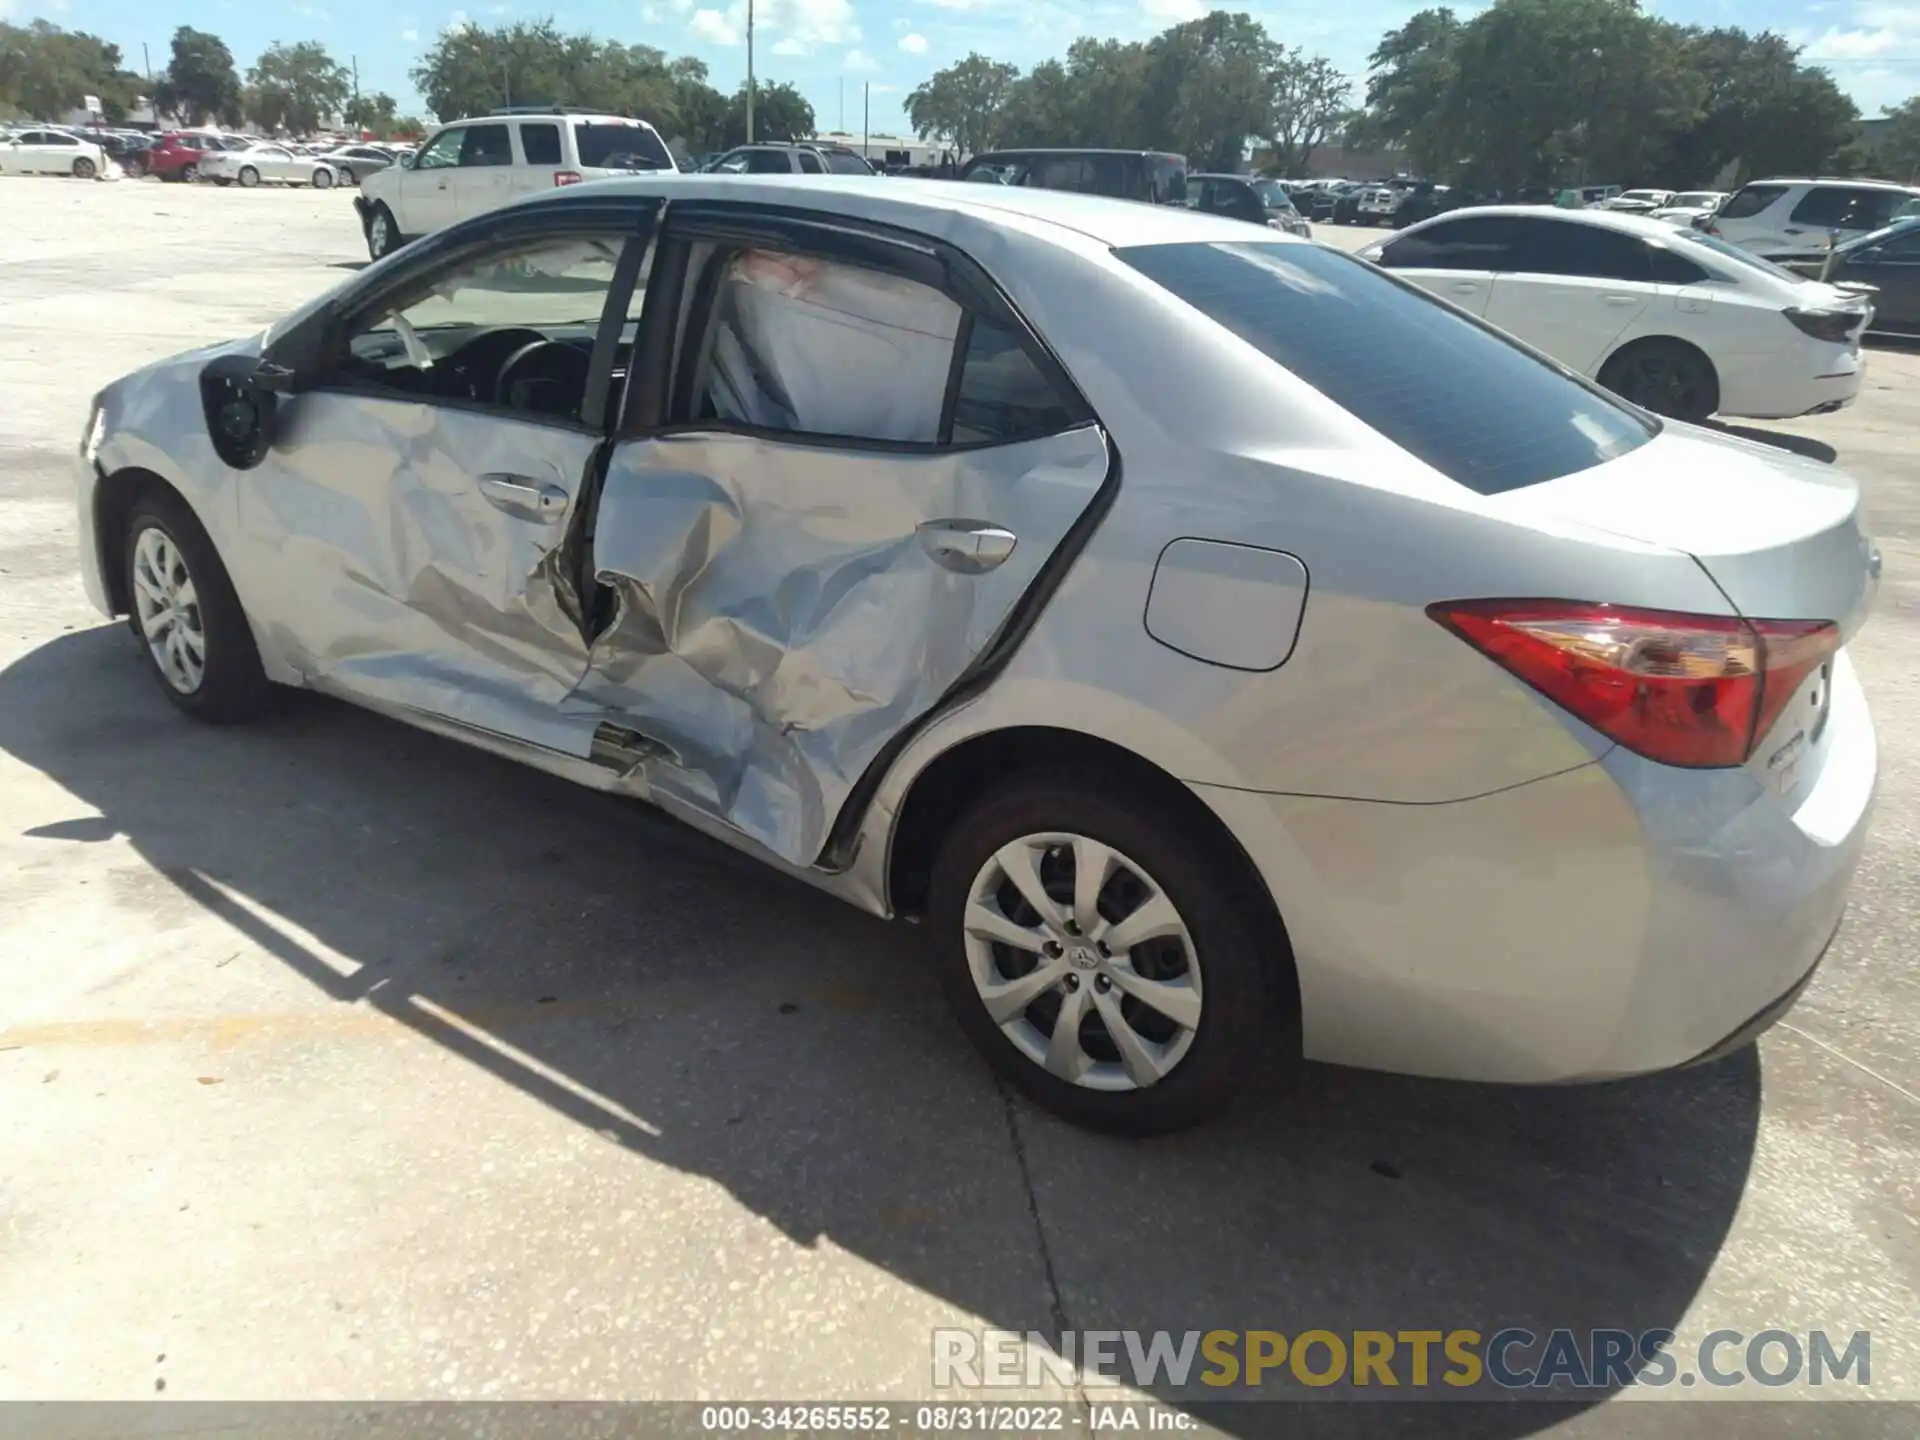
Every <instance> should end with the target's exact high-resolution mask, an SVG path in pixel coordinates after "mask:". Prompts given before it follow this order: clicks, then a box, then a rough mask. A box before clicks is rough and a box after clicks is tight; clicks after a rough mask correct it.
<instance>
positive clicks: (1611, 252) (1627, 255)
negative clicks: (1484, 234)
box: [1513, 219, 1653, 282]
mask: <svg viewBox="0 0 1920 1440" xmlns="http://www.w3.org/2000/svg"><path fill="white" fill-rule="evenodd" d="M1513 268H1514V269H1515V270H1516V271H1521V272H1523V273H1525V274H1529V275H1567V276H1582V277H1585V278H1588V279H1593V280H1621V281H1627V282H1632V281H1645V280H1650V279H1652V278H1653V270H1652V266H1651V263H1650V262H1649V260H1648V258H1647V247H1646V244H1645V243H1644V242H1643V241H1642V240H1641V239H1640V238H1639V237H1638V236H1637V235H1627V234H1623V233H1622V232H1620V231H1618V230H1609V229H1606V228H1605V227H1604V226H1600V225H1583V224H1581V223H1580V222H1578V221H1576V220H1531V219H1530V220H1523V221H1521V222H1520V225H1519V234H1518V243H1517V245H1516V247H1515V252H1514V259H1513Z"/></svg>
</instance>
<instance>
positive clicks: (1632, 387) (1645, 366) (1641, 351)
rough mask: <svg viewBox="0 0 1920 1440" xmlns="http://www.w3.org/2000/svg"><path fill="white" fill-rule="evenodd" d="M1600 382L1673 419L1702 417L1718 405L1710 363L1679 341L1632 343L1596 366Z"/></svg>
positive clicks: (1716, 384) (1716, 380)
mask: <svg viewBox="0 0 1920 1440" xmlns="http://www.w3.org/2000/svg"><path fill="white" fill-rule="evenodd" d="M1600 383H1601V384H1602V385H1604V386H1606V387H1607V389H1609V390H1611V391H1613V393H1614V394H1616V395H1618V396H1620V397H1621V398H1622V399H1625V400H1631V401H1632V402H1633V403H1634V404H1636V405H1638V406H1640V407H1641V408H1642V409H1646V410H1651V411H1653V413H1654V414H1656V415H1665V416H1668V417H1670V418H1671V419H1674V420H1704V419H1706V418H1707V417H1708V416H1709V415H1711V414H1713V412H1714V411H1716V410H1718V409H1719V408H1720V379H1719V376H1717V375H1716V374H1715V373H1714V369H1713V362H1712V361H1710V360H1709V359H1707V357H1706V356H1705V355H1703V354H1701V353H1700V351H1698V350H1696V349H1695V348H1694V347H1693V346H1691V345H1689V344H1687V343H1685V342H1684V341H1681V340H1665V339H1661V340H1639V341H1635V342H1634V343H1633V344H1631V345H1628V346H1627V347H1625V348H1624V349H1622V350H1621V351H1620V353H1619V354H1617V355H1615V356H1614V357H1613V358H1612V359H1610V360H1609V361H1607V363H1606V364H1605V365H1603V366H1601V367H1600Z"/></svg>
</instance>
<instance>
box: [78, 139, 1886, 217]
mask: <svg viewBox="0 0 1920 1440" xmlns="http://www.w3.org/2000/svg"><path fill="white" fill-rule="evenodd" d="M47 139H48V140H50V141H51V142H53V143H54V144H55V145H78V144H79V143H80V140H79V137H77V136H74V135H63V134H61V133H60V132H59V131H58V130H53V131H49V132H48V134H47ZM1889 213H1891V212H1889Z"/></svg>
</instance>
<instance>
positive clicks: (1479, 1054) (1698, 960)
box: [1193, 652, 1878, 1083]
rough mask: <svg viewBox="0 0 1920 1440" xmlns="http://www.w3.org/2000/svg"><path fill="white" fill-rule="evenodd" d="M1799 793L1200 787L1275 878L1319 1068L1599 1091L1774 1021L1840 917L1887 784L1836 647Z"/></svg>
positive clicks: (1644, 784)
mask: <svg viewBox="0 0 1920 1440" xmlns="http://www.w3.org/2000/svg"><path fill="white" fill-rule="evenodd" d="M1833 684H1834V692H1833V702H1832V703H1833V709H1832V711H1831V715H1830V719H1829V721H1828V724H1829V725H1830V726H1832V727H1834V731H1833V735H1832V737H1831V741H1830V744H1829V747H1828V749H1827V750H1826V752H1825V757H1826V758H1825V761H1824V763H1823V767H1822V769H1821V771H1820V774H1819V775H1818V776H1817V777H1815V778H1814V779H1813V781H1812V783H1811V784H1810V785H1809V786H1808V788H1807V789H1806V791H1805V793H1804V794H1803V795H1802V796H1801V797H1800V798H1799V799H1797V800H1796V801H1795V802H1793V803H1791V804H1790V805H1789V804H1787V803H1783V802H1782V801H1781V800H1779V799H1778V798H1777V797H1776V796H1775V795H1774V794H1773V793H1772V792H1771V791H1769V790H1767V789H1766V788H1765V787H1764V786H1763V785H1762V783H1761V782H1760V780H1759V779H1758V778H1757V777H1756V776H1755V775H1754V774H1753V773H1752V772H1751V771H1750V770H1748V769H1745V768H1742V769H1737V770H1696V771H1688V770H1676V769H1673V768H1671V767H1667V766H1662V765H1657V764H1654V763H1653V762H1651V761H1647V760H1643V759H1641V758H1640V757H1638V756H1635V755H1632V754H1629V753H1628V752H1626V751H1623V750H1618V749H1616V750H1613V751H1611V752H1609V753H1608V754H1607V755H1605V756H1604V757H1603V758H1602V759H1600V760H1599V761H1597V762H1595V763H1593V764H1589V765H1584V766H1581V767H1579V768H1577V769H1574V770H1570V771H1566V772H1564V773H1562V774H1559V775H1555V776H1551V777H1549V778H1546V779H1543V780H1538V781H1535V782H1533V783H1531V784H1527V785H1522V786H1519V787H1517V788H1514V789H1509V790H1504V791H1500V792H1498V793H1495V794H1492V795H1485V796H1481V797H1479V798H1478V799H1474V800H1463V801H1458V802H1455V803H1452V804H1441V805H1394V804H1375V803H1368V802H1360V801H1347V800H1327V799H1316V798H1310V797H1304V796H1280V795H1255V794H1249V793H1247V792H1240V791H1225V790H1220V789H1217V788H1214V787H1207V786H1194V787H1193V788H1194V790H1195V791H1196V793H1198V794H1200V795H1201V796H1202V798H1204V799H1205V800H1206V801H1207V802H1208V803H1209V804H1210V805H1211V806H1213V808H1214V809H1215V811H1216V813H1218V814H1219V815H1220V816H1221V817H1222V819H1223V820H1225V821H1226V823H1227V824H1228V825H1229V826H1230V827H1232V829H1233V830H1234V832H1235V833H1236V835H1237V836H1238V837H1239V839H1240V841H1241V843H1242V845H1243V846H1245V848H1246V850H1247V853H1248V854H1249V856H1251V857H1252V859H1253V861H1254V863H1255V864H1256V865H1257V866H1259V868H1260V869H1261V871H1262V872H1263V874H1264V875H1265V877H1266V879H1267V882H1268V884H1269V886H1270V887H1271V889H1272V891H1273V895H1274V898H1275V900H1276V902H1277V904H1278V906H1279V909H1280V913H1281V916H1282V917H1283V919H1284V921H1285V923H1286V926H1287V929H1288V935H1289V938H1290V940H1291V942H1292V946H1293V951H1294V957H1295V966H1296V970H1297V973H1298V976H1299V983H1300V998H1301V1006H1302V1017H1301V1018H1302V1038H1303V1044H1304V1049H1305V1053H1306V1054H1307V1055H1308V1056H1309V1057H1310V1058H1314V1059H1321V1060H1329V1061H1334V1062H1337V1063H1341V1064H1348V1065H1359V1066H1365V1067H1368V1068H1373V1069H1382V1070H1395V1071H1402V1072H1407V1073H1411V1074H1420V1075H1433V1076H1439V1077H1443V1078H1447V1079H1457V1080H1482V1081H1506V1082H1518V1083H1552V1082H1565V1081H1581V1080H1604V1079H1613V1078H1618V1077H1621V1076H1627V1075H1635V1074H1643V1073H1649V1072H1653V1071H1660V1070H1668V1069H1673V1068H1675V1067H1678V1066H1681V1065H1685V1064H1687V1063H1689V1062H1694V1061H1698V1060H1700V1059H1701V1058H1703V1057H1708V1056H1711V1055H1713V1054H1715V1053H1716V1052H1719V1051H1721V1050H1722V1049H1723V1047H1725V1046H1727V1045H1730V1044H1737V1043H1742V1041H1743V1038H1744V1037H1747V1036H1750V1034H1751V1033H1755V1032H1757V1030H1758V1029H1760V1028H1764V1026H1765V1025H1767V1024H1771V1023H1772V1022H1773V1021H1774V1020H1775V1019H1777V1018H1778V1016H1779V1014H1780V1013H1782V1012H1783V1011H1784V1009H1785V1007H1786V1005H1788V1004H1790V1003H1791V1000H1792V997H1793V996H1794V995H1795V994H1797V991H1798V987H1799V986H1800V985H1801V984H1802V983H1803V982H1804V980H1805V978H1806V977H1807V976H1808V974H1809V972H1810V971H1811V969H1812V967H1813V966H1814V964H1815V962H1816V961H1817V959H1818V958H1819V956H1820V955H1821V953H1822V952H1823V951H1824V950H1825V948H1826V946H1827V944H1828V942H1829V940H1830V939H1831V938H1832V935H1833V933H1834V929H1835V927H1836V926H1837V925H1838V924H1839V920H1840V915H1841V912H1842V910H1843V908H1844V906H1845V904H1846V898H1847V890H1848V886H1849V884H1850V883H1851V880H1852V877H1853V872H1854V869H1855V867H1856V865H1857V864H1858V862H1859V858H1860V851H1861V848H1862V846H1863V844H1864V843H1865V838H1866V833H1867V823H1868V817H1869V814H1870V812H1871V808H1872V799H1873V794H1874V789H1875V783H1876V775H1877V767H1878V760H1877V750H1876V742H1875V737H1874V733H1873V725H1872V720H1871V718H1870V717H1869V715H1868V713H1867V707H1866V700H1865V697H1864V696H1863V695H1862V693H1861V690H1860V686H1859V682H1858V680H1857V679H1856V678H1855V676H1854V673H1853V670H1852V666H1851V663H1850V662H1848V661H1847V660H1846V657H1845V655H1844V652H1843V654H1842V656H1841V657H1840V660H1839V661H1837V662H1836V664H1835V669H1834V678H1833Z"/></svg>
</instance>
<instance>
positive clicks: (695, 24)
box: [687, 10, 740, 45]
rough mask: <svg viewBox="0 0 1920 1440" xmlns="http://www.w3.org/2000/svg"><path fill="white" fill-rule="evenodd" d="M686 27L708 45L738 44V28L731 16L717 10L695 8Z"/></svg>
mask: <svg viewBox="0 0 1920 1440" xmlns="http://www.w3.org/2000/svg"><path fill="white" fill-rule="evenodd" d="M687 28H688V29H690V30H692V31H693V33H694V34H695V35H696V36H698V37H699V38H700V39H702V40H705V41H706V42H707V43H708V44H709V45H738V44H739V43H740V28H739V26H738V25H736V24H735V23H734V22H733V20H732V18H731V17H729V16H726V15H722V14H721V13H720V12H719V11H718V10H696V11H694V12H693V21H692V23H691V24H689V25H688V27H687Z"/></svg>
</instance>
